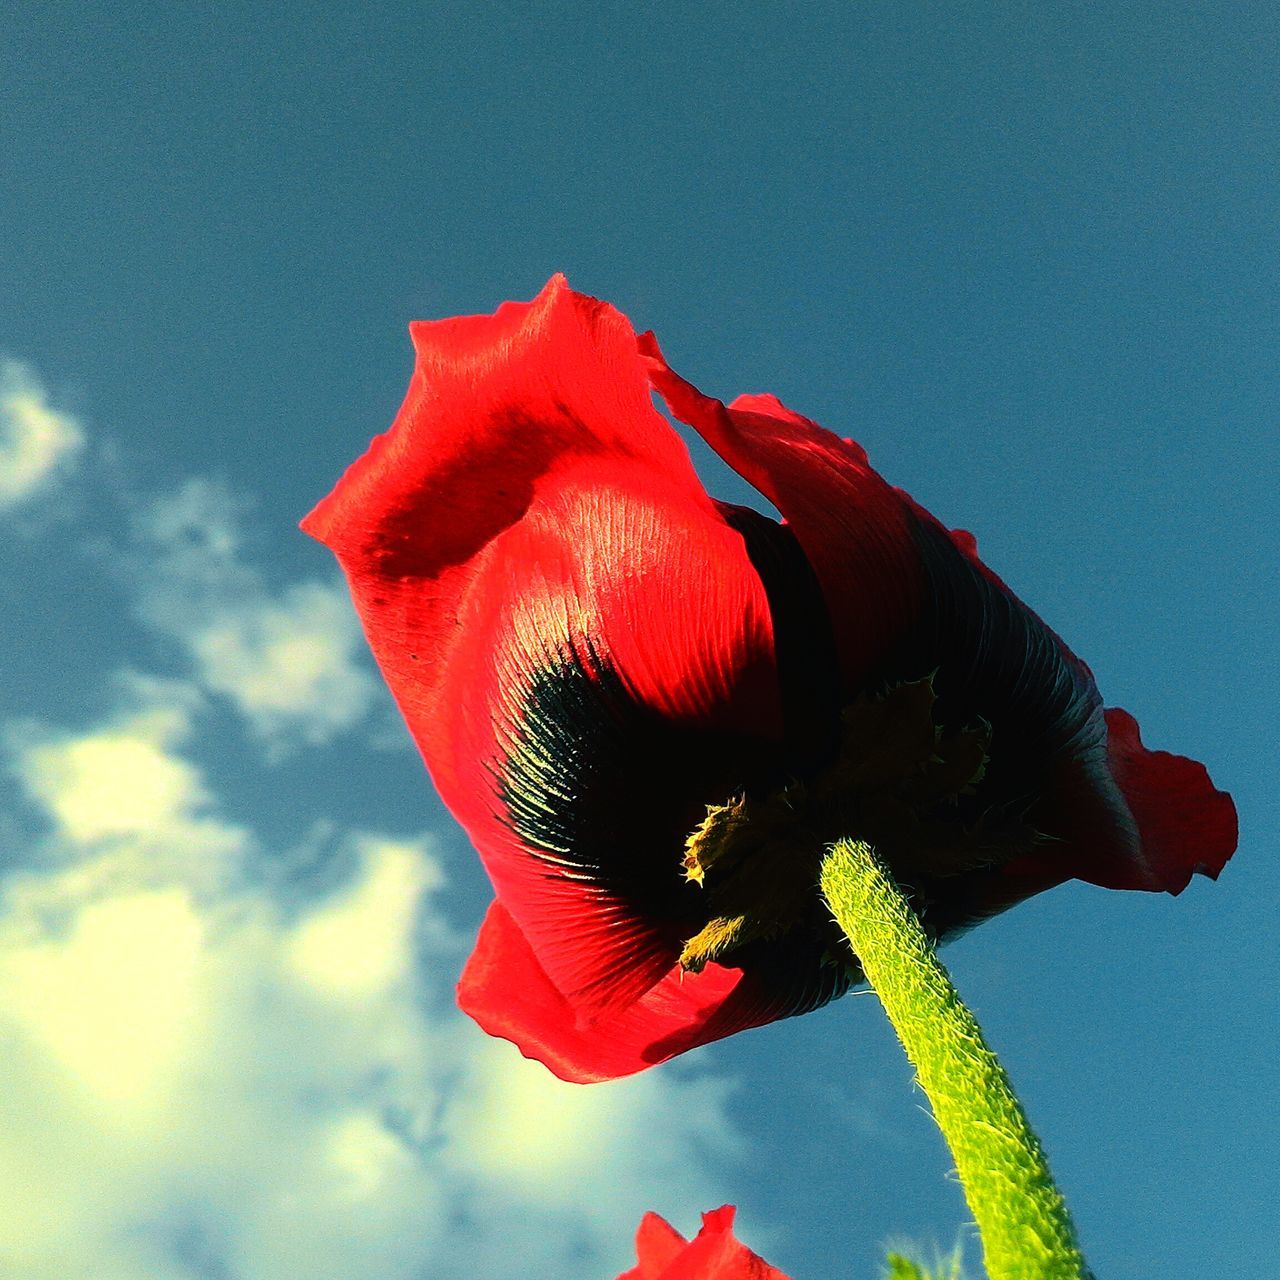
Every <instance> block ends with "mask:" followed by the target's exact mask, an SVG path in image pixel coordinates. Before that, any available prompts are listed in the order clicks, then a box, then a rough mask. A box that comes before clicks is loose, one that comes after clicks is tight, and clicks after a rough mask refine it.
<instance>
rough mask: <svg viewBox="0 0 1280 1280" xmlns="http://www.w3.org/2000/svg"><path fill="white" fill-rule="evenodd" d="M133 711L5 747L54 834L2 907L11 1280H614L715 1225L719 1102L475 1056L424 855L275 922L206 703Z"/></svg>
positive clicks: (424, 845) (352, 848) (2, 1105)
mask: <svg viewBox="0 0 1280 1280" xmlns="http://www.w3.org/2000/svg"><path fill="white" fill-rule="evenodd" d="M126 688H127V689H128V690H129V691H130V695H131V696H132V697H134V698H135V700H136V699H137V698H138V697H139V696H141V695H142V694H146V695H147V697H148V698H149V701H144V702H143V703H141V704H135V705H132V706H126V707H124V708H122V710H121V712H120V713H119V714H118V715H116V716H115V717H113V718H111V719H110V720H109V721H107V722H106V723H105V724H103V725H101V726H96V727H94V728H93V729H91V730H89V731H88V732H84V733H80V734H70V733H66V732H58V731H54V730H50V729H47V728H41V727H39V726H31V725H25V726H22V727H21V728H20V729H17V730H11V731H10V733H9V736H8V739H9V745H10V754H11V756H12V767H13V769H14V771H15V772H16V774H17V776H18V778H19V780H20V781H21V783H22V785H23V786H24V788H25V789H26V791H27V793H28V795H29V796H30V798H31V799H32V801H33V802H35V803H36V804H37V805H38V806H39V807H40V808H41V810H42V811H43V813H44V816H45V818H46V821H47V824H48V827H49V829H50V830H49V834H48V835H47V837H45V840H44V843H43V845H42V846H41V847H40V848H38V849H36V850H35V851H34V854H35V856H34V857H33V858H32V859H31V860H30V861H29V863H28V866H27V868H26V869H25V870H22V871H20V872H15V873H11V874H10V876H9V877H8V879H7V880H6V881H4V882H3V885H2V892H0V1167H3V1168H5V1169H6V1170H8V1171H10V1172H9V1173H7V1174H6V1188H5V1195H4V1196H3V1197H0V1274H3V1275H4V1276H5V1277H6V1280H65V1278H66V1277H68V1276H79V1275H86V1276H87V1275H93V1276H94V1277H95V1280H97V1278H98V1277H105V1278H106V1280H156V1278H157V1277H159V1278H160V1280H195V1278H196V1277H206V1278H208V1280H212V1278H213V1277H229V1278H231V1280H286V1278H287V1280H348V1278H349V1277H351V1276H370V1277H377V1280H400V1278H403V1280H409V1278H410V1277H419V1276H423V1275H429V1274H458V1275H463V1274H475V1275H485V1276H492V1277H494V1280H500V1278H501V1277H504V1276H510V1277H513V1278H514V1277H516V1276H519V1277H525V1276H528V1275H537V1274H548V1275H556V1276H557V1277H565V1278H566V1280H571V1278H573V1277H578V1276H582V1277H587V1276H595V1277H599V1276H601V1275H612V1274H615V1273H616V1271H617V1270H621V1269H622V1266H623V1265H624V1263H625V1261H626V1258H627V1255H628V1252H629V1243H630V1237H631V1235H632V1233H633V1231H634V1229H635V1225H636V1224H637V1223H638V1221H639V1219H640V1216H641V1214H642V1213H643V1211H644V1210H646V1209H648V1208H658V1209H666V1211H667V1212H671V1210H672V1208H673V1207H676V1208H679V1209H682V1210H683V1211H684V1212H685V1213H686V1215H687V1214H689V1213H690V1212H692V1211H693V1210H695V1209H697V1208H702V1207H708V1206H710V1205H712V1204H715V1203H720V1202H721V1200H722V1199H723V1198H725V1197H724V1192H723V1188H722V1187H719V1186H717V1185H716V1179H715V1177H714V1175H713V1174H712V1173H711V1172H710V1169H711V1166H712V1165H713V1164H714V1163H715V1162H716V1160H723V1159H725V1158H729V1157H732V1156H733V1155H734V1153H735V1151H736V1150H737V1148H736V1146H735V1140H734V1139H733V1138H732V1136H731V1133H732V1131H731V1129H730V1128H729V1126H728V1123H727V1121H726V1117H725V1105H724V1104H725V1096H726V1087H727V1086H726V1084H725V1082H723V1081H719V1080H715V1079H712V1078H709V1077H707V1076H705V1075H703V1076H696V1075H691V1074H690V1072H689V1070H688V1069H687V1068H686V1069H684V1070H680V1069H676V1070H671V1069H668V1070H666V1071H664V1072H662V1073H660V1074H657V1073H650V1074H648V1075H645V1076H641V1077H638V1078H635V1079H632V1080H628V1081H623V1082H618V1083H616V1084H614V1085H609V1086H596V1087H591V1088H582V1087H575V1086H572V1085H566V1084H563V1083H561V1082H560V1081H558V1080H555V1079H553V1078H552V1077H551V1076H549V1075H548V1074H547V1073H546V1072H545V1070H544V1069H543V1068H541V1067H540V1066H537V1065H536V1064H532V1063H529V1062H526V1061H525V1060H524V1059H522V1058H521V1057H520V1056H519V1055H518V1054H517V1053H515V1051H514V1050H512V1049H511V1047H510V1046H509V1045H506V1044H504V1043H500V1042H496V1041H490V1040H488V1039H486V1038H485V1037H484V1036H483V1035H482V1034H481V1033H480V1032H479V1031H478V1030H477V1029H476V1028H475V1027H474V1026H472V1025H471V1024H470V1023H469V1022H466V1021H465V1019H463V1018H462V1016H461V1015H460V1014H458V1013H457V1012H456V1011H455V1010H454V1009H453V1008H452V1003H451V1001H450V1000H449V999H448V992H449V988H450V987H451V985H452V980H453V975H454V974H455V973H456V969H457V964H458V961H459V958H460V954H461V950H462V941H461V940H460V939H458V938H457V937H456V936H455V935H454V934H453V933H452V932H451V931H450V929H449V927H448V925H447V924H446V923H445V922H444V920H443V918H442V916H441V914H440V910H439V906H438V899H439V895H440V893H441V891H442V889H443V888H444V883H445V877H444V874H443V870H442V868H441V866H440V863H439V861H438V859H437V858H436V856H435V854H434V853H433V850H432V846H431V842H430V840H429V839H428V838H418V839H402V838H391V837H388V836H385V835H381V834H377V833H351V834H350V835H349V836H348V837H347V841H348V851H349V852H350V854H351V864H352V866H353V868H354V869H353V871H352V873H351V875H350V877H349V879H348V881H347V882H346V883H345V884H344V885H343V886H341V887H340V888H339V889H337V890H336V891H334V892H333V893H331V894H330V895H329V896H328V897H327V898H325V899H323V900H321V901H319V902H310V903H306V904H299V903H297V902H293V903H286V902H282V901H280V900H279V899H278V897H276V896H273V895H272V894H271V893H269V892H268V891H267V890H265V889H263V888H262V887H261V886H260V885H259V884H257V883H256V882H254V881H253V879H252V878H251V877H247V876H245V875H243V874H242V873H241V872H242V869H243V866H244V863H245V861H246V859H248V858H250V857H253V858H264V857H268V856H269V855H268V854H267V852H266V851H264V850H262V849H260V848H259V847H258V846H257V843H256V841H255V838H254V837H253V836H252V834H251V833H249V832H247V831H245V830H244V829H242V828H238V827H236V826H234V825H232V824H230V823H227V822H226V821H225V819H223V818H222V817H221V816H220V815H219V813H218V812H217V808H216V805H215V803H214V798H213V797H212V796H211V794H210V786H209V783H208V780H207V779H206V778H205V777H204V776H203V775H202V772H201V770H200V769H199V768H197V766H196V765H195V764H194V762H193V761H192V760H191V759H189V758H187V757H186V756H184V754H183V750H184V744H185V743H187V742H188V741H189V738H190V734H191V732H192V728H193V720H192V710H191V702H190V698H189V691H185V690H184V689H183V688H182V686H165V685H163V684H156V683H154V682H153V683H152V684H151V685H146V684H145V683H144V682H140V681H138V680H136V679H135V680H133V681H131V682H129V683H128V684H127V686H126ZM166 695H167V696H168V697H169V701H168V702H167V703H166V701H165V698H166ZM611 1267H612V1268H613V1269H612V1270H611V1269H610V1268H611Z"/></svg>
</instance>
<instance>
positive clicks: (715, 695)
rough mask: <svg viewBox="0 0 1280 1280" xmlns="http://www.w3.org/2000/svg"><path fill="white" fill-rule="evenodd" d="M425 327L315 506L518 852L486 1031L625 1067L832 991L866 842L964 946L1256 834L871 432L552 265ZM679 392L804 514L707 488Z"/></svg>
mask: <svg viewBox="0 0 1280 1280" xmlns="http://www.w3.org/2000/svg"><path fill="white" fill-rule="evenodd" d="M410 332H411V334H412V337H413V341H414V345H415V347H416V349H417V357H418V360H417V368H416V370H415V372H414V376H413V381H412V382H411V384H410V387H409V392H408V395H407V397H406V398H405V402H404V405H403V406H402V408H401V410H400V413H399V415H398V416H397V418H396V421H395V424H394V425H393V426H392V428H391V430H390V431H389V432H387V434H385V435H383V436H381V437H379V438H378V439H376V440H375V441H374V442H373V444H372V445H371V446H370V448H369V451H368V452H367V453H366V454H365V455H364V457H362V458H361V459H359V460H358V461H357V462H356V463H355V464H354V465H353V466H352V467H351V468H350V469H349V470H348V471H347V473H346V475H344V476H343V478H342V480H341V481H340V482H339V484H338V486H337V487H336V488H335V489H334V491H333V492H332V493H331V494H330V495H329V496H328V497H327V498H325V499H324V501H322V502H321V503H320V504H319V506H317V507H316V509H315V510H314V511H313V512H312V513H311V514H310V515H309V516H308V517H307V519H306V520H305V521H304V522H303V527H304V528H305V529H306V530H307V532H309V533H311V534H313V535H314V536H315V537H317V538H319V539H320V540H321V541H322V542H324V543H326V544H327V545H328V546H329V547H330V548H331V549H332V550H333V551H334V553H335V554H336V555H337V557H338V559H339V561H340V562H341V564H342V567H343V569H344V570H345V572H346V575H347V579H348V581H349V583H350V586H351V591H352V594H353V596H354V598H355V603H356V608H357V609H358V610H359V613H360V616H361V618H362V620H363V622H364V628H365V633H366V635H367V636H368V638H369V643H370V645H371V646H372V648H373V652H374V654H375V656H376V658H377V660H378V663H379V665H380V666H381V668H382V672H383V674H384V676H385V677H386V680H387V683H388V684H389V685H390V687H391V691H392V693H393V694H394V695H395V698H396V701H397V702H398V703H399V706H400V709H401V711H402V712H403V714H404V717H405V720H406V721H407V722H408V725H409V729H410V731H411V733H412V734H413V736H414V739H415V740H416V742H417V744H418V746H419V748H420V750H421V751H422V754H423V756H424V758H425V759H426V762H427V766H428V768H429V769H430V770H431V774H432V776H433V778H434V780H435V783H436V785H437V787H438V788H439V790H440V794H441V796H442V798H443V799H444V801H445V803H446V804H447V805H448V806H449V808H450V809H451V811H452V812H453V813H454V815H455V816H456V817H457V818H458V820H459V821H460V822H461V823H462V825H463V826H464V827H465V828H466V830H467V832H468V834H469V835H470V837H471V839H472V841H473V842H474V843H475V846H476V848H477V849H478V850H479V853H480V856H481V858H482V859H483V861H484V864H485V867H486V868H487V870H488V873H489V875H490V878H491V879H492V881H493V884H494V888H495V890H496V893H497V900H496V901H495V902H494V903H493V905H492V906H491V907H490V909H489V914H488V916H487V917H486V919H485V922H484V924H483V926H482V927H481V930H480V936H479V939H478V941H477V944H476V949H475V952H474V954H473V955H472V957H471V959H470V961H469V962H468V964H467V967H466V969H465V971H464V973H463V976H462V981H461V983H460V986H459V1000H460V1002H461V1004H462V1007H463V1008H464V1009H465V1010H466V1011H467V1012H468V1013H469V1014H471V1016H472V1017H474V1018H475V1019H476V1021H477V1022H479V1023H480V1025H481V1026H482V1027H484V1028H485V1030H487V1031H489V1032H491V1033H493V1034H495V1035H500V1036H504V1037H506V1038H507V1039H509V1040H512V1041H514V1042H515V1043H516V1044H517V1045H518V1046H519V1047H520V1048H521V1049H522V1050H523V1051H524V1053H525V1054H526V1055H528V1056H531V1057H534V1058H538V1059H540V1060H541V1061H542V1062H544V1063H546V1065H547V1066H548V1067H550V1068H551V1069H552V1070H553V1071H554V1072H555V1073H556V1074H557V1075H560V1076H562V1077H564V1078H565V1079H570V1080H580V1081H589V1080H600V1079H606V1078H609V1077H613V1076H621V1075H626V1074H628V1073H629V1072H633V1071H638V1070H641V1069H642V1068H644V1067H646V1066H650V1065H652V1064H654V1063H657V1062H662V1061H664V1060H665V1059H667V1058H670V1057H672V1056H673V1055H675V1054H678V1053H682V1052H684V1051H685V1050H687V1049H690V1048H692V1047H694V1046H695V1045H699V1044H705V1043H707V1042H708V1041H712V1040H716V1039H718V1038H719V1037H721V1036H726V1035H729V1034H730V1033H732V1032H734V1031H739V1030H742V1029H743V1028H746V1027H752V1026H758V1025H760V1024H762V1023H765V1022H770V1021H773V1020H774V1019H777V1018H783V1017H787V1016H789V1015H791V1014H796V1013H802V1012H804V1011H806V1010H809V1009H813V1008H816V1007H818V1006H819V1005H822V1004H824V1003H826V1002H827V1001H828V1000H831V999H832V998H833V997H835V996H838V995H841V994H842V993H843V992H845V991H847V990H848V989H849V987H850V986H851V985H852V984H853V983H855V982H856V981H857V980H858V979H859V977H860V973H859V970H858V967H857V962H856V958H855V957H853V956H852V955H851V954H850V953H849V951H848V947H847V944H845V943H844V941H843V939H842V938H841V937H840V935H839V934H837V933H836V932H835V929H834V926H833V925H832V924H831V922H830V919H829V913H828V912H827V911H826V909H825V907H824V906H823V904H822V903H821V901H820V900H819V897H818V894H817V891H816V889H815V887H814V886H815V883H816V879H817V868H818V861H819V858H820V856H821V852H822V848H823V846H824V844H825V843H829V842H831V841H833V840H834V839H836V838H837V837H839V836H843V835H848V836H853V837H858V838H863V839H868V840H871V841H872V843H874V844H875V846H876V848H877V849H878V851H879V852H880V854H881V856H882V857H883V858H884V859H885V860H886V861H887V862H888V863H889V865H890V866H891V867H892V868H893V870H894V873H895V875H896V877H897V879H898V880H899V882H900V883H901V884H902V885H903V887H904V888H905V889H906V890H908V891H909V893H910V894H911V897H912V900H913V903H914V905H915V907H916V910H917V911H918V912H919V914H920V917H921V919H922V921H923V922H924V924H925V926H926V928H927V929H928V930H929V931H930V932H931V934H932V935H933V936H934V937H935V938H938V939H943V938H945V937H947V936H948V935H951V934H954V933H956V932H957V931H959V930H961V929H963V928H965V927H967V926H969V925H971V924H974V923H975V922H977V921H980V920H982V919H984V918H985V917H987V916H990V915H992V914H994V913H996V912H998V911H1001V910H1003V909H1004V908H1006V907H1009V906H1011V905H1012V904H1014V903H1016V902H1019V901H1021V900H1022V899H1024V898H1027V897H1029V896H1031V895H1032V894H1034V893H1038V892H1040V891H1041V890H1042V889H1047V888H1049V887H1050V886H1052V885H1056V884H1059V883H1061V882H1062V881H1064V880H1068V879H1071V878H1072V877H1078V878H1080V879H1083V880H1088V881H1091V882H1092V883H1094V884H1099V885H1105V886H1107V887H1110V888H1116V889H1151V890H1166V891H1168V892H1170V893H1178V892H1179V891H1181V890H1182V889H1183V888H1184V887H1185V886H1186V884H1187V882H1188V881H1189V880H1190V878H1191V875H1192V873H1193V872H1197V871H1198V872H1201V873H1203V874H1206V875H1209V876H1216V875H1217V874H1218V872H1219V871H1220V870H1221V868H1222V866H1223V864H1224V863H1225V862H1226V860H1227V858H1228V857H1230V855H1231V853H1232V851H1233V850H1234V848H1235V840H1236V818H1235V809H1234V806H1233V805H1232V802H1231V799H1230V797H1229V796H1227V795H1225V794H1224V793H1222V792H1219V791H1216V790H1214V788H1213V786H1212V784H1211V783H1210V781H1209V778H1208V775H1207V774H1206V772H1205V770H1204V768H1203V766H1201V765H1199V764H1196V763H1194V762H1193V761H1191V760H1187V759H1184V758H1183V757H1181V756H1174V755H1168V754H1166V753H1164V752H1158V751H1157V752H1153V751H1148V750H1147V749H1146V748H1144V747H1143V745H1142V743H1141V741H1140V739H1139V737H1138V726H1137V724H1136V723H1135V722H1134V720H1133V718H1132V717H1131V716H1129V715H1128V714H1127V713H1126V712H1123V711H1119V710H1109V711H1104V710H1103V707H1102V701H1101V699H1100V697H1099V695H1098V691H1097V688H1096V687H1095V685H1094V682H1093V678H1092V676H1091V675H1090V673H1089V669H1088V668H1087V667H1086V666H1085V665H1084V663H1083V662H1081V661H1080V660H1079V659H1078V658H1076V657H1075V656H1074V655H1073V654H1072V653H1071V651H1070V650H1069V649H1068V648H1067V647H1066V645H1065V644H1063V642H1062V641H1061V640H1060V639H1059V638H1058V637H1057V636H1056V635H1055V634H1054V633H1053V632H1052V631H1051V630H1050V629H1049V628H1048V627H1047V626H1045V624H1044V623H1043V622H1041V621H1040V619H1039V618H1038V617H1036V615H1035V614H1034V613H1032V612H1031V611H1030V610H1029V609H1028V608H1027V607H1026V606H1025V605H1023V604H1022V602H1021V601H1019V600H1018V599H1017V597H1016V596H1014V595H1013V593H1012V592H1011V591H1010V590H1009V589H1008V588H1007V587H1006V586H1005V585H1004V583H1003V582H1001V581H1000V579H999V578H997V577H996V576H995V574H993V573H992V572H991V571H990V570H989V569H987V568H986V566H985V565H983V563H982V562H981V560H979V558H978V554H977V550H976V547H975V545H974V541H973V539H972V538H971V537H970V536H969V535H968V534H965V533H959V532H957V533H949V532H948V531H947V530H946V529H944V528H943V527H942V525H940V524H939V523H938V522H937V521H936V520H935V519H934V518H933V517H932V516H931V515H929V513H928V512H926V511H924V510H923V509H922V508H920V507H919V506H917V505H916V504H915V503H914V502H913V501H912V500H911V499H910V498H909V497H908V496H907V495H906V494H905V493H903V492H902V491H901V490H898V489H894V488H892V487H891V486H889V485H888V484H886V483H885V481H884V480H882V479H881V478H880V476H879V475H877V474H876V472H875V471H873V470H872V469H871V467H870V466H869V465H868V463H867V458H866V454H865V453H864V452H863V451H862V450H861V449H860V448H859V447H858V446H857V445H856V444H853V443H852V442H850V441H846V440H841V439H839V438H838V437H836V436H834V435H832V434H831V433H830V432H827V431H824V430H823V429H822V428H821V427H819V426H817V425H816V424H815V423H812V422H810V421H809V420H808V419H806V418H802V417H801V416H800V415H799V414H796V413H793V412H791V411H790V410H789V409H786V408H785V407H784V406H783V405H782V404H780V403H779V402H778V401H777V400H775V399H774V398H773V397H771V396H744V397H741V398H739V399H738V400H735V401H734V402H733V403H732V404H731V405H729V406H728V407H726V406H725V405H723V404H721V403H720V402H719V401H718V400H712V399H710V398H708V397H706V396H704V395H702V394H701V393H700V392H698V391H697V390H696V389H695V388H694V387H692V386H691V385H690V384H689V383H687V382H685V381H683V380H682V379H681V378H679V377H678V376H677V375H676V374H674V373H673V372H672V371H671V369H670V368H669V367H668V366H667V364H666V362H665V361H664V360H663V358H662V356H661V354H660V353H659V351H658V348H657V345H656V343H655V342H654V340H653V338H652V335H648V334H646V335H644V336H643V337H640V338H638V339H637V337H636V335H635V333H634V331H633V330H632V328H631V326H630V324H629V323H628V322H627V320H626V318H625V317H624V316H622V315H621V314H620V313H619V312H617V311H616V310H614V309H613V308H612V307H611V306H609V305H607V304H606V303H602V302H598V301H596V300H595V299H594V298H589V297H585V296H583V295H582V294H578V293H574V292H572V291H571V290H570V289H569V288H568V286H567V285H566V284H565V282H564V280H563V279H562V278H559V277H557V278H556V279H554V280H552V281H551V283H550V284H548V285H547V287H546V288H545V289H544V290H543V292H542V293H541V294H540V295H539V296H538V297H537V298H536V299H535V300H534V301H533V302H531V303H527V304H526V303H507V304H505V305H504V306H502V307H500V308H499V309H498V310H497V312H496V313H495V314H494V315H492V316H467V317H461V318H457V319H452V320H442V321H438V322H435V323H430V324H415V325H413V326H411V329H410ZM654 390H656V391H657V392H658V393H659V394H660V395H661V396H662V397H663V398H664V399H665V400H666V403H667V405H668V406H669V408H670V409H671V411H672V413H673V414H674V415H675V416H676V417H678V418H680V419H681V420H683V421H684V422H686V423H687V424H689V425H690V426H691V427H693V428H694V429H695V430H696V431H697V432H698V433H699V434H700V435H701V436H702V437H703V439H705V440H706V441H707V443H708V444H710V445H711V446H712V448H714V449H715V450H716V452H717V453H719V455H720V456H721V457H722V458H723V459H724V460H725V461H726V462H727V463H729V465H730V466H732V467H733V468H734V469H735V470H737V471H738V473H739V474H740V475H742V476H743V477H744V478H745V479H746V480H748V481H749V482H750V483H751V484H753V485H754V486H755V487H756V488H757V489H758V490H760V492H761V493H762V494H764V495H765V496H766V497H767V498H768V499H769V500H770V501H771V502H772V503H773V504H774V505H775V506H776V507H777V508H778V510H779V511H780V512H781V513H782V515H783V517H784V523H777V522H776V521H774V520H772V519H770V518H767V517H765V516H763V515H760V514H758V513H756V512H754V511H751V510H748V509H746V508H743V507H736V506H730V505H728V504H725V503H721V502H717V501H714V500H713V499H711V498H710V497H708V496H707V494H706V492H705V491H704V489H703V487H702V485H701V484H700V483H699V481H698V478H697V476H696V475H695V474H694V470H693V467H692V465H691V463H690V460H689V455H688V453H687V451H686V449H685V447H684V445H683V443H682V442H681V440H680V438H679V436H678V435H677V434H676V432H675V431H674V430H673V429H672V428H671V426H670V425H669V424H668V423H667V421H666V420H665V419H664V418H663V417H661V416H660V415H659V414H658V413H657V411H656V410H655V409H654V407H653V401H652V392H653V391H654Z"/></svg>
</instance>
